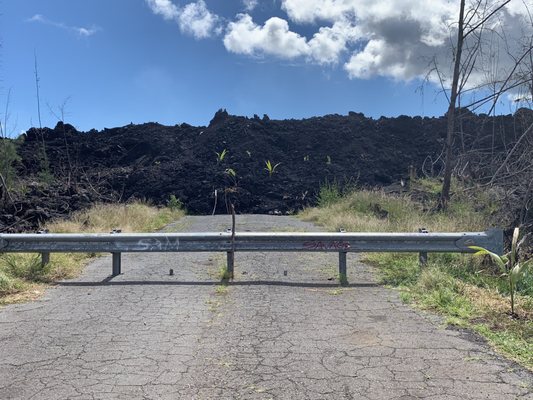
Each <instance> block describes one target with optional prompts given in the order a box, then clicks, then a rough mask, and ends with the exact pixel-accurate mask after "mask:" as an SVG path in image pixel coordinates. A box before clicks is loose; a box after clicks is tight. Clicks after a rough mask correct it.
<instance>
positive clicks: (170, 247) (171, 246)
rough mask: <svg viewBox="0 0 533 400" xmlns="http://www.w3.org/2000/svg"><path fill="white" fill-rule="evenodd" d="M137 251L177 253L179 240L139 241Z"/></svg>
mask: <svg viewBox="0 0 533 400" xmlns="http://www.w3.org/2000/svg"><path fill="white" fill-rule="evenodd" d="M137 246H138V247H139V251H178V250H179V248H180V240H179V239H178V238H175V239H170V238H168V237H165V238H163V239H155V238H154V239H141V240H139V241H138V242H137Z"/></svg>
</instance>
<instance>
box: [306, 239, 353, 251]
mask: <svg viewBox="0 0 533 400" xmlns="http://www.w3.org/2000/svg"><path fill="white" fill-rule="evenodd" d="M303 247H304V249H306V250H339V251H343V250H344V251H346V250H348V249H349V248H350V243H349V242H344V241H341V240H332V241H330V242H322V241H321V240H313V241H310V242H304V246H303Z"/></svg>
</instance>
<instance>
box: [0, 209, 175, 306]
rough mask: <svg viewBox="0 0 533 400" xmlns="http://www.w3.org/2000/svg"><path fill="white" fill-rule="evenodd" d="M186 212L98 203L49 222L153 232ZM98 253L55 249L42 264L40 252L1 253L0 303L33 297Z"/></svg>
mask: <svg viewBox="0 0 533 400" xmlns="http://www.w3.org/2000/svg"><path fill="white" fill-rule="evenodd" d="M183 215H184V212H183V211H181V210H176V209H174V210H171V209H169V208H156V207H151V206H149V205H148V204H145V203H139V202H137V203H131V204H96V205H95V206H93V207H92V208H90V209H88V210H85V211H81V212H77V213H74V214H73V215H71V217H70V218H68V219H65V220H59V221H54V222H51V223H49V224H47V225H46V226H45V228H47V229H49V230H50V232H55V233H99V232H110V231H111V230H112V229H115V228H118V229H122V231H123V232H151V231H155V230H158V229H161V228H163V227H164V226H165V225H167V224H168V223H170V222H172V221H175V220H177V219H179V218H181V217H182V216H183ZM94 256H95V255H94V254H86V253H54V254H52V255H51V257H50V263H49V264H48V265H47V266H45V267H44V268H41V266H40V260H39V256H38V255H36V254H3V255H0V304H7V303H14V302H21V301H26V300H32V299H33V298H35V297H38V296H39V295H40V294H41V293H42V291H43V289H44V287H45V284H47V283H52V282H54V281H58V280H61V279H69V278H74V277H76V276H77V275H79V273H80V272H81V271H82V269H83V267H84V266H85V265H86V264H87V262H89V260H90V259H91V257H94Z"/></svg>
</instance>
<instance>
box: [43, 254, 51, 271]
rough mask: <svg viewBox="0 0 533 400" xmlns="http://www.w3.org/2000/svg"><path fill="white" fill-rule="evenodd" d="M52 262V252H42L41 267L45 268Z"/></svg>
mask: <svg viewBox="0 0 533 400" xmlns="http://www.w3.org/2000/svg"><path fill="white" fill-rule="evenodd" d="M49 262H50V253H41V268H44V267H45V266H46V265H47V264H48V263H49Z"/></svg>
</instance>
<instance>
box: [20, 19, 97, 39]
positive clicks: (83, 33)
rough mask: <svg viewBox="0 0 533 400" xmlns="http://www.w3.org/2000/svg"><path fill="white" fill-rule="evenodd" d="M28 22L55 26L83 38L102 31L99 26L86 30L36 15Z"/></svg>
mask: <svg viewBox="0 0 533 400" xmlns="http://www.w3.org/2000/svg"><path fill="white" fill-rule="evenodd" d="M26 21H27V22H37V23H41V24H44V25H50V26H53V27H56V28H59V29H63V30H65V31H70V32H73V33H76V34H78V35H79V36H83V37H89V36H92V35H94V34H95V33H97V32H99V31H101V30H102V29H101V28H99V27H97V26H92V27H90V28H85V27H80V26H71V25H67V24H65V23H63V22H56V21H52V20H50V19H48V18H46V17H44V16H43V15H41V14H35V15H34V16H33V17H31V18H28V19H27V20H26Z"/></svg>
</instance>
